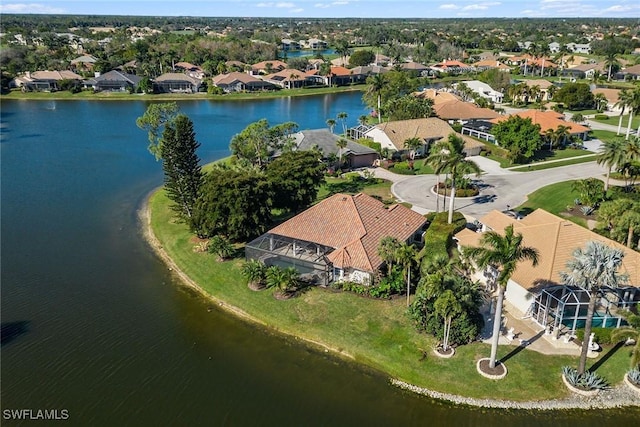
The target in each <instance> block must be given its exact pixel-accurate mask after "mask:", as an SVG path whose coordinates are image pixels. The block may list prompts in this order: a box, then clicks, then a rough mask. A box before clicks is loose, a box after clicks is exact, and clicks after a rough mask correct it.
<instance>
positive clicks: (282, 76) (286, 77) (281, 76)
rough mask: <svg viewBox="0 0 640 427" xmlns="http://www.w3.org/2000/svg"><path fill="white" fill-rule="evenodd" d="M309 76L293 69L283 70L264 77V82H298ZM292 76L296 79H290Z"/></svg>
mask: <svg viewBox="0 0 640 427" xmlns="http://www.w3.org/2000/svg"><path fill="white" fill-rule="evenodd" d="M310 75H312V74H309V73H307V72H305V71H300V70H296V69H294V68H285V69H284V70H281V71H278V72H277V73H272V74H268V75H266V76H264V79H265V80H278V81H299V80H304V79H306V78H307V77H308V76H310ZM292 76H298V77H296V78H292Z"/></svg>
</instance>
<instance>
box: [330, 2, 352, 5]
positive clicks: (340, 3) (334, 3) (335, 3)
mask: <svg viewBox="0 0 640 427" xmlns="http://www.w3.org/2000/svg"><path fill="white" fill-rule="evenodd" d="M331 4H333V5H335V6H342V5H345V4H349V2H348V1H334V2H333V3H331Z"/></svg>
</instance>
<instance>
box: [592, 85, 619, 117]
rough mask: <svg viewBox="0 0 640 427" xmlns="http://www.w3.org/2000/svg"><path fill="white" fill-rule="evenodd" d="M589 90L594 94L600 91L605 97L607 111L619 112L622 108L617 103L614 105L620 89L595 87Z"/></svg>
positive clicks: (617, 99)
mask: <svg viewBox="0 0 640 427" xmlns="http://www.w3.org/2000/svg"><path fill="white" fill-rule="evenodd" d="M591 92H593V94H594V95H597V94H599V93H601V94H603V95H604V97H605V98H607V111H613V112H615V113H619V112H620V111H621V110H622V108H620V106H619V105H616V104H618V101H620V89H610V88H599V87H596V88H593V89H591Z"/></svg>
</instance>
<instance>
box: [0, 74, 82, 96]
mask: <svg viewBox="0 0 640 427" xmlns="http://www.w3.org/2000/svg"><path fill="white" fill-rule="evenodd" d="M62 80H75V81H77V82H78V83H79V82H81V81H82V76H79V75H78V74H76V73H74V72H73V71H67V70H62V71H34V72H33V73H31V72H26V73H25V74H23V75H22V76H18V77H16V78H15V79H14V80H13V81H12V82H11V86H12V87H19V88H22V90H23V91H25V92H30V91H36V92H40V91H44V92H53V91H56V90H59V89H60V82H61V81H62Z"/></svg>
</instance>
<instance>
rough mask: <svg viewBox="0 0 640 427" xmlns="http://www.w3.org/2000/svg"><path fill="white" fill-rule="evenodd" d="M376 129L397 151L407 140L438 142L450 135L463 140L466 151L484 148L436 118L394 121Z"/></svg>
mask: <svg viewBox="0 0 640 427" xmlns="http://www.w3.org/2000/svg"><path fill="white" fill-rule="evenodd" d="M376 127H377V128H378V129H380V130H381V131H383V132H384V133H385V135H387V137H388V138H389V139H390V140H391V142H392V143H393V145H394V147H396V149H397V150H404V142H405V141H406V140H407V139H409V138H416V137H417V138H421V139H430V140H440V139H443V138H447V137H448V136H449V135H450V134H452V133H455V134H456V135H458V136H459V137H461V138H462V139H463V140H464V142H465V143H464V146H465V148H467V149H469V148H474V147H478V146H484V144H482V143H481V142H478V141H476V140H474V139H473V138H469V137H468V136H466V135H460V134H458V133H456V131H455V130H453V128H452V127H451V126H450V125H449V123H447V122H445V121H444V120H441V119H439V118H437V117H427V118H424V119H411V120H396V121H392V122H386V123H382V124H379V125H376Z"/></svg>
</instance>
